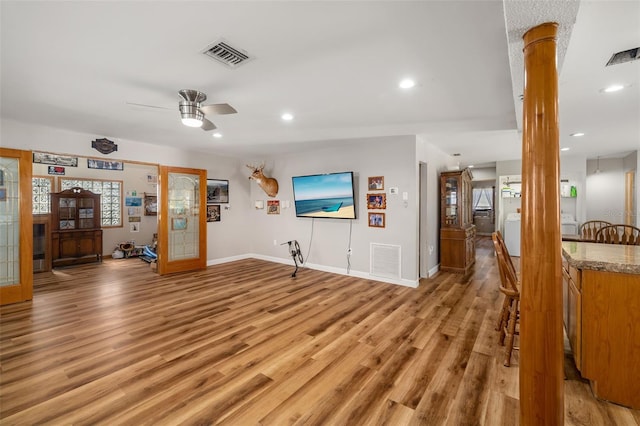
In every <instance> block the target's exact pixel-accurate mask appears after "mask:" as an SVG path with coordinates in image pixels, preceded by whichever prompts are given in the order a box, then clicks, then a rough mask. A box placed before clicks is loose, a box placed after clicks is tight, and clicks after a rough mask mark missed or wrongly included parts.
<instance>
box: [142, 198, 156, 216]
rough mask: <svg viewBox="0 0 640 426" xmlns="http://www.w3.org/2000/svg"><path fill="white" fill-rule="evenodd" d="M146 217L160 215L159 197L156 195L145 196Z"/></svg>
mask: <svg viewBox="0 0 640 426" xmlns="http://www.w3.org/2000/svg"><path fill="white" fill-rule="evenodd" d="M144 215H145V216H157V215H158V196H157V195H156V194H147V193H145V194H144Z"/></svg>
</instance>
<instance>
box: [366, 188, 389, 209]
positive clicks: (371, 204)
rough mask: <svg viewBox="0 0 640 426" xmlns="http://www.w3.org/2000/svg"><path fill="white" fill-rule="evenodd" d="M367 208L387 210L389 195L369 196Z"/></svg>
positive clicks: (382, 193)
mask: <svg viewBox="0 0 640 426" xmlns="http://www.w3.org/2000/svg"><path fill="white" fill-rule="evenodd" d="M367 208H368V209H386V208H387V194H385V193H384V192H381V193H379V194H367Z"/></svg>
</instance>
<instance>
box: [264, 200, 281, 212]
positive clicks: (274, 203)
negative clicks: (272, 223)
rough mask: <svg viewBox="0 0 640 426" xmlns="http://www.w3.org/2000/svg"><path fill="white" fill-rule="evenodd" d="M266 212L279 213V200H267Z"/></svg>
mask: <svg viewBox="0 0 640 426" xmlns="http://www.w3.org/2000/svg"><path fill="white" fill-rule="evenodd" d="M267 214H280V200H267Z"/></svg>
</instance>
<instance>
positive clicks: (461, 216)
mask: <svg viewBox="0 0 640 426" xmlns="http://www.w3.org/2000/svg"><path fill="white" fill-rule="evenodd" d="M471 179H472V175H471V171H470V170H469V169H464V170H456V171H450V172H443V173H442V174H441V175H440V197H441V199H440V208H441V210H440V269H441V270H443V271H448V272H456V273H461V274H466V273H467V272H469V270H470V269H471V267H472V266H473V264H474V263H475V261H476V245H475V244H476V243H475V238H476V227H475V225H474V224H473V215H472V207H473V206H472V203H473V190H472V188H471Z"/></svg>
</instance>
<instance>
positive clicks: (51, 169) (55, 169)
mask: <svg viewBox="0 0 640 426" xmlns="http://www.w3.org/2000/svg"><path fill="white" fill-rule="evenodd" d="M47 173H48V174H50V175H56V176H64V173H65V171H64V167H62V166H48V168H47Z"/></svg>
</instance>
